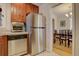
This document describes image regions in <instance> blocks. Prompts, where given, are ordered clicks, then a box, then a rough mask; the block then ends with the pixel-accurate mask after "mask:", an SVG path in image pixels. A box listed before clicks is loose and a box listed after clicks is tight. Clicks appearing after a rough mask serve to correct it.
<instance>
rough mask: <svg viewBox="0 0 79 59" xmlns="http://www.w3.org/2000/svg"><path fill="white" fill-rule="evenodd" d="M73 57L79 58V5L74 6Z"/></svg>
mask: <svg viewBox="0 0 79 59" xmlns="http://www.w3.org/2000/svg"><path fill="white" fill-rule="evenodd" d="M72 11H73V20H72V21H73V51H74V52H73V55H76V56H79V4H73V9H72Z"/></svg>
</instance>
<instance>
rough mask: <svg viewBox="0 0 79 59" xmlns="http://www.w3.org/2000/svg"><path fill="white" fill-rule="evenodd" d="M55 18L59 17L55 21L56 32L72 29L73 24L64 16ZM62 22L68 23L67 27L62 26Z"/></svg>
mask: <svg viewBox="0 0 79 59" xmlns="http://www.w3.org/2000/svg"><path fill="white" fill-rule="evenodd" d="M55 16H56V17H57V18H56V19H54V20H55V26H54V27H55V29H56V30H64V29H72V27H71V25H72V22H71V21H70V19H69V18H67V17H66V16H65V15H64V14H60V15H55ZM62 20H64V21H65V22H66V24H65V27H61V26H60V22H61V21H62Z"/></svg>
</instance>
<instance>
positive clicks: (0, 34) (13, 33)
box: [0, 32, 28, 36]
mask: <svg viewBox="0 0 79 59" xmlns="http://www.w3.org/2000/svg"><path fill="white" fill-rule="evenodd" d="M18 34H28V32H3V33H0V36H4V35H18Z"/></svg>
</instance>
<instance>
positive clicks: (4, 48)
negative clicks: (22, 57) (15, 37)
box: [0, 36, 8, 56]
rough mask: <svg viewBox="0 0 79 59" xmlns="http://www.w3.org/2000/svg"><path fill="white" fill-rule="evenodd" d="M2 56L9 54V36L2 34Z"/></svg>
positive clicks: (0, 39)
mask: <svg viewBox="0 0 79 59" xmlns="http://www.w3.org/2000/svg"><path fill="white" fill-rule="evenodd" d="M0 56H8V41H7V36H0Z"/></svg>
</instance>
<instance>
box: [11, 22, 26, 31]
mask: <svg viewBox="0 0 79 59" xmlns="http://www.w3.org/2000/svg"><path fill="white" fill-rule="evenodd" d="M24 31H25V26H24V23H21V22H12V32H24Z"/></svg>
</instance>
